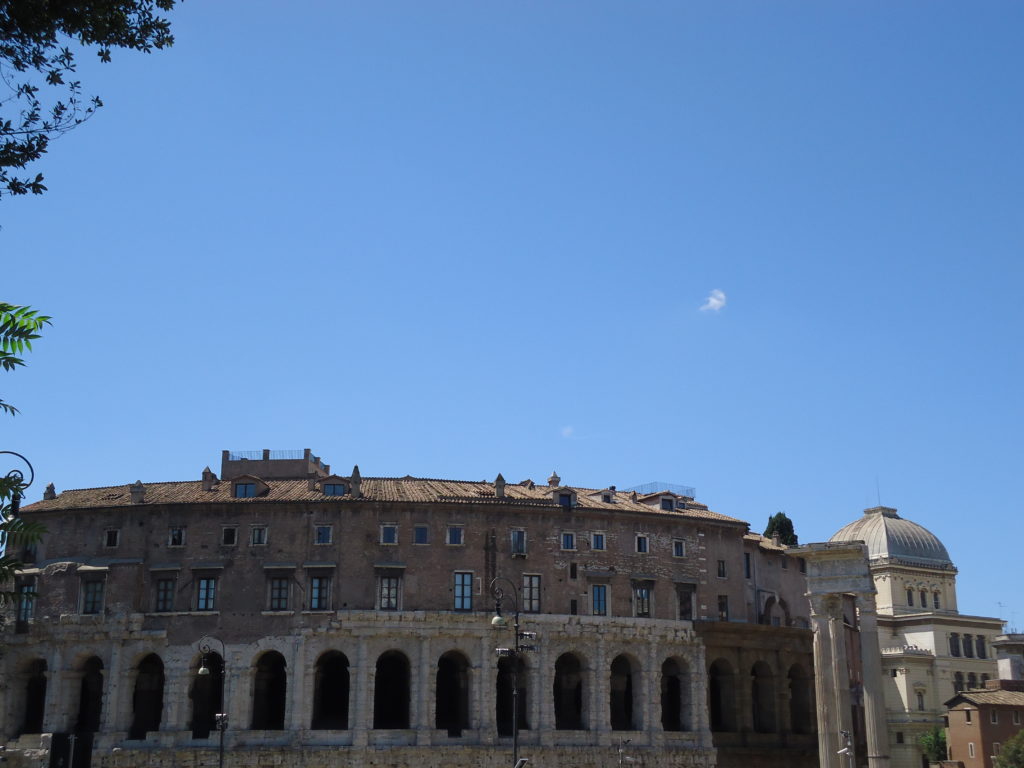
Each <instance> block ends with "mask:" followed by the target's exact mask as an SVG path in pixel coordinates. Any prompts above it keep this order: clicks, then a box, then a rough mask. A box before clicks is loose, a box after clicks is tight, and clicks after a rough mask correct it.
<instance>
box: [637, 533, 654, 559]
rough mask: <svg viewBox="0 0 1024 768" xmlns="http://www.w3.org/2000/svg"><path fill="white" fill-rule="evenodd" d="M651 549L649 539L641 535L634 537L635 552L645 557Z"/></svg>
mask: <svg viewBox="0 0 1024 768" xmlns="http://www.w3.org/2000/svg"><path fill="white" fill-rule="evenodd" d="M650 549H651V540H650V538H649V537H648V536H647V535H646V534H643V533H638V534H637V536H636V551H637V552H639V553H640V554H642V555H646V554H647V553H648V552H649V551H650Z"/></svg>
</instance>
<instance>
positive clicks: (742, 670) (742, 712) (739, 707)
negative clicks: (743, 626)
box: [733, 647, 754, 743]
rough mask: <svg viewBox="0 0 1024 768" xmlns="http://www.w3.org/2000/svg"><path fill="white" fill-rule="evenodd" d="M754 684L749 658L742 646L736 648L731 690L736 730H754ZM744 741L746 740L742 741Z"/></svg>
mask: <svg viewBox="0 0 1024 768" xmlns="http://www.w3.org/2000/svg"><path fill="white" fill-rule="evenodd" d="M753 684H754V678H753V670H752V669H751V664H750V659H748V658H747V654H746V653H744V650H743V648H739V647H738V648H736V675H735V680H734V683H733V690H734V691H735V692H736V730H737V731H739V732H740V733H751V732H753V730H754V700H753V695H752V694H753V692H752V690H751V688H752V687H753ZM744 743H746V742H744Z"/></svg>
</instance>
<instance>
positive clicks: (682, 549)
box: [672, 539, 686, 557]
mask: <svg viewBox="0 0 1024 768" xmlns="http://www.w3.org/2000/svg"><path fill="white" fill-rule="evenodd" d="M672 557H686V542H685V541H683V540H682V539H672Z"/></svg>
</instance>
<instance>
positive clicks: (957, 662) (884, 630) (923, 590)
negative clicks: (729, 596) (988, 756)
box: [830, 507, 1002, 768]
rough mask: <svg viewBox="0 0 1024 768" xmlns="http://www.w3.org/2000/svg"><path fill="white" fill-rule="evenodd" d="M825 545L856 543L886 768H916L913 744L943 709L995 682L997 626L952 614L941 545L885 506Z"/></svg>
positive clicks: (951, 584) (948, 567)
mask: <svg viewBox="0 0 1024 768" xmlns="http://www.w3.org/2000/svg"><path fill="white" fill-rule="evenodd" d="M830 541H833V542H843V541H863V542H864V543H865V544H866V545H867V549H868V558H869V564H870V569H871V575H872V577H873V579H874V582H875V588H876V590H877V597H876V601H877V610H878V643H879V647H880V651H881V654H882V675H883V683H884V686H885V699H886V702H885V704H886V721H887V724H888V733H889V754H890V757H891V765H892V768H921V766H922V761H923V755H922V754H921V750H920V748H919V747H918V746H917V740H918V737H919V736H920V735H921V734H923V733H925V732H926V731H928V730H929V729H931V728H933V727H935V726H940V727H941V726H942V723H943V716H944V715H945V714H946V708H945V705H944V702H946V701H947V700H948V699H949V698H950V696H952V695H953V694H954V693H958V692H960V691H961V690H964V689H967V688H978V687H984V684H985V681H987V680H988V679H990V678H994V677H996V662H995V659H994V653H993V652H992V650H991V645H990V644H991V641H992V640H993V639H994V638H995V637H996V636H997V635H999V634H1000V632H1001V630H1002V621H1001V620H1000V619H995V618H989V617H984V616H972V615H965V614H962V613H960V612H959V610H958V608H957V599H956V575H957V570H956V568H955V567H954V565H953V562H952V560H950V557H949V553H948V552H947V551H946V547H945V546H943V544H942V542H941V541H939V539H938V538H937V537H936V536H935V535H934V534H932V533H931V532H930V531H928V530H927V529H925V528H924V527H923V526H921V525H918V524H917V523H915V522H913V521H911V520H905V519H903V518H902V517H900V516H899V514H897V512H896V510H895V509H891V508H889V507H873V508H871V509H867V510H865V511H864V515H863V516H862V517H861V518H859V519H858V520H855V521H854V522H852V523H850V524H849V525H846V526H844V527H843V528H841V529H840V530H839V531H837V532H836V533H835V535H833V536H832V538H831V539H830Z"/></svg>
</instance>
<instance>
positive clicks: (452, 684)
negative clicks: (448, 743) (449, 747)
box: [434, 651, 469, 736]
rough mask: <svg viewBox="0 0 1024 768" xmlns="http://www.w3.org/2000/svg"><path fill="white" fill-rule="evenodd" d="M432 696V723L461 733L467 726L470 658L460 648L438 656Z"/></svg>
mask: <svg viewBox="0 0 1024 768" xmlns="http://www.w3.org/2000/svg"><path fill="white" fill-rule="evenodd" d="M434 697H435V698H434V704H435V706H434V727H435V728H437V729H438V730H447V731H448V735H449V736H461V735H462V731H463V730H466V729H468V728H469V659H467V658H466V656H465V655H464V654H462V653H461V652H459V651H448V652H447V653H445V654H443V655H442V656H441V658H439V659H438V660H437V679H436V685H435V687H434Z"/></svg>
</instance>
